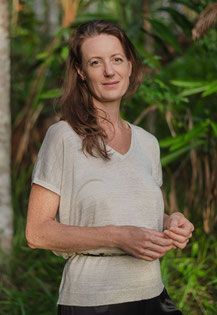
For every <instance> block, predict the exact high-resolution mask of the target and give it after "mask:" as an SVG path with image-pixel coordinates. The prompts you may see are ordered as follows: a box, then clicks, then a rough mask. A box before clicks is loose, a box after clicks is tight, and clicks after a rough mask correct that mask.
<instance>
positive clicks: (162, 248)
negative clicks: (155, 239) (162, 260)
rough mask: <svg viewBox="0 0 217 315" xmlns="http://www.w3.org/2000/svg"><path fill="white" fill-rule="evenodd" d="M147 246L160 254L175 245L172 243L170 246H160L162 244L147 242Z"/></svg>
mask: <svg viewBox="0 0 217 315" xmlns="http://www.w3.org/2000/svg"><path fill="white" fill-rule="evenodd" d="M145 247H146V248H147V249H150V250H152V251H155V252H157V253H159V254H164V253H166V252H167V251H168V250H170V249H171V248H172V247H173V244H171V245H169V246H160V245H157V244H154V243H152V242H147V243H146V246H145Z"/></svg>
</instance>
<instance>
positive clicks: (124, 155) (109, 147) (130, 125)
mask: <svg viewBox="0 0 217 315" xmlns="http://www.w3.org/2000/svg"><path fill="white" fill-rule="evenodd" d="M126 123H127V124H128V126H129V127H130V128H131V141H130V147H129V149H128V151H127V152H126V153H124V154H122V153H120V152H118V151H117V150H115V149H114V148H112V147H111V146H110V145H108V144H106V147H107V148H108V150H109V151H111V152H112V153H113V155H114V156H116V157H117V158H118V159H119V160H124V159H125V158H126V157H128V156H129V155H130V154H131V152H132V151H133V147H134V142H135V139H134V138H135V135H134V126H133V124H131V123H129V122H128V121H126Z"/></svg>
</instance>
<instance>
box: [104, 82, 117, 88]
mask: <svg viewBox="0 0 217 315" xmlns="http://www.w3.org/2000/svg"><path fill="white" fill-rule="evenodd" d="M118 83H119V81H113V82H106V83H103V85H104V86H108V87H109V86H111V87H112V86H116V85H117V84H118Z"/></svg>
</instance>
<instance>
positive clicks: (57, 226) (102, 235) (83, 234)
mask: <svg viewBox="0 0 217 315" xmlns="http://www.w3.org/2000/svg"><path fill="white" fill-rule="evenodd" d="M59 198H60V197H59V195H58V194H56V193H54V192H52V191H50V190H48V189H46V188H44V187H42V186H40V185H37V184H33V185H32V189H31V192H30V197H29V204H28V214H27V224H26V239H27V243H28V246H29V247H31V248H41V249H49V250H54V251H55V250H56V251H63V252H67V251H68V252H72V251H73V252H76V251H82V250H88V249H97V248H100V247H115V245H116V244H115V241H114V239H113V237H112V236H113V234H112V232H111V227H110V226H109V225H108V226H102V227H101V226H99V227H79V226H71V225H66V224H61V223H59V222H57V221H56V220H55V216H56V212H57V210H58V207H59Z"/></svg>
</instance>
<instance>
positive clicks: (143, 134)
mask: <svg viewBox="0 0 217 315" xmlns="http://www.w3.org/2000/svg"><path fill="white" fill-rule="evenodd" d="M131 125H133V128H134V129H135V131H136V134H137V136H138V137H139V138H140V139H141V140H142V141H146V142H147V143H149V144H153V145H158V139H157V138H156V136H155V135H153V134H152V133H151V132H149V131H147V130H145V129H144V128H142V127H140V126H137V125H134V124H131Z"/></svg>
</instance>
